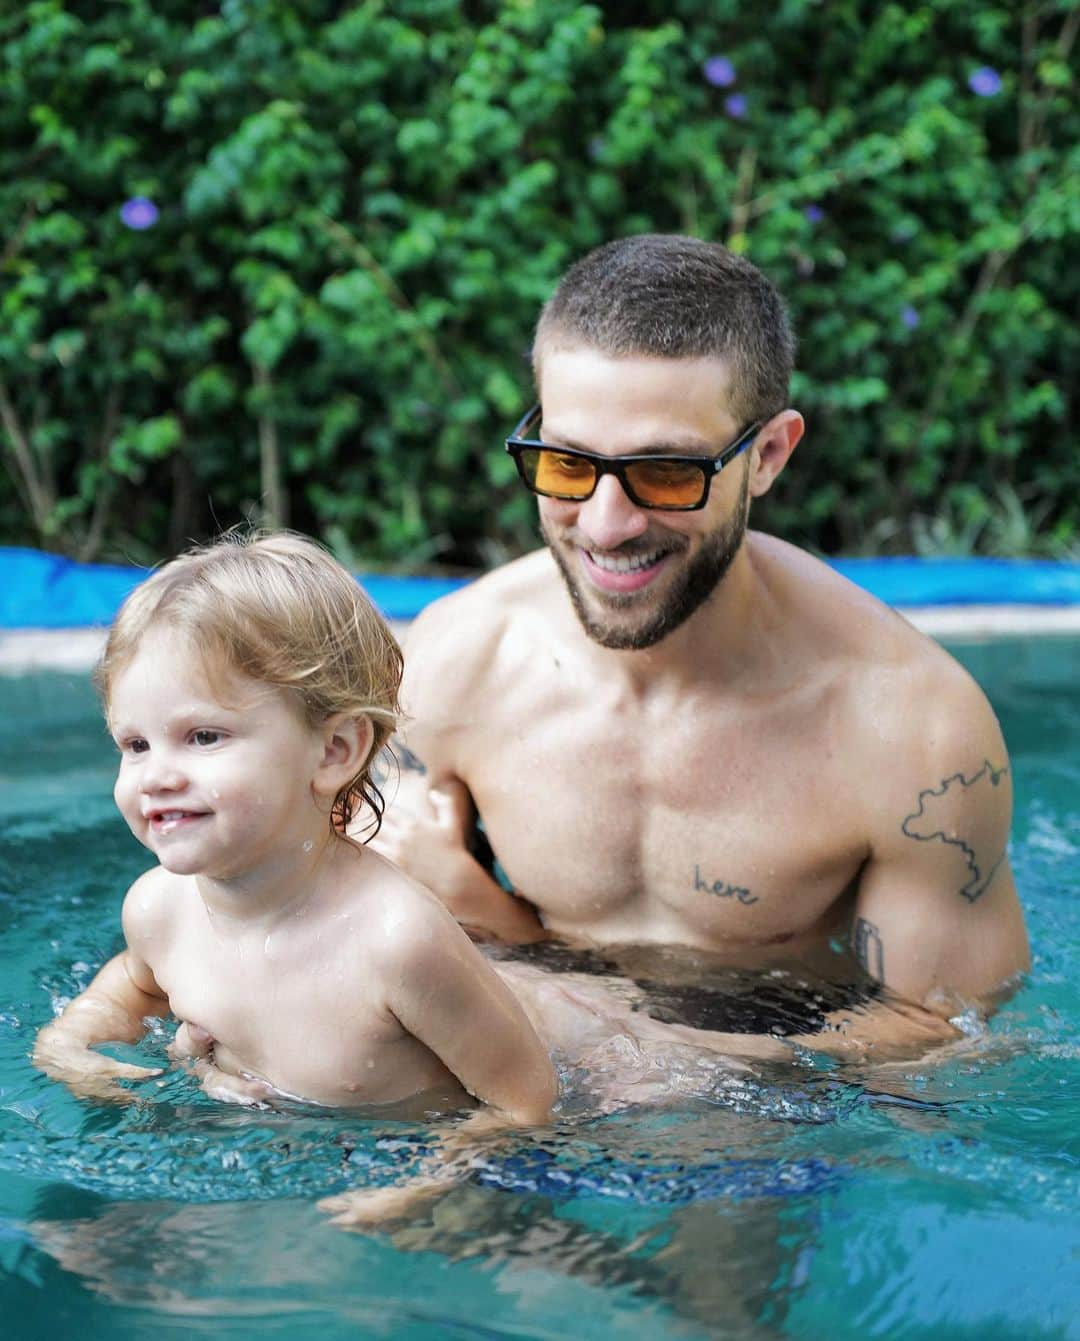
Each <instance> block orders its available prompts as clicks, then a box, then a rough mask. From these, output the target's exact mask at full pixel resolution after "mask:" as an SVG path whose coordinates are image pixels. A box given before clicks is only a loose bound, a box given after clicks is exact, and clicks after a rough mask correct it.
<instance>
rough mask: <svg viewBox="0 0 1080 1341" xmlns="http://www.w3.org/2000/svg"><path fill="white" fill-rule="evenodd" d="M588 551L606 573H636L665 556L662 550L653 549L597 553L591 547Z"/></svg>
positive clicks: (598, 566) (590, 556)
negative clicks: (646, 551)
mask: <svg viewBox="0 0 1080 1341" xmlns="http://www.w3.org/2000/svg"><path fill="white" fill-rule="evenodd" d="M586 553H587V554H588V556H589V558H590V559H591V560H592V562H593V563H595V564H596V566H597V568H602V569H603V570H604V572H605V573H636V572H639V571H640V570H641V569H642V568H651V567H652V565H653V564H654V563H656V562H657V561H658V560H660V559H662V558H663V557H664V555H663V551H662V550H653V552H652V553H651V554H597V553H595V552H594V551H593V550H591V549H590V550H587V551H586Z"/></svg>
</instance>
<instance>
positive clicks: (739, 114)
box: [724, 93, 748, 121]
mask: <svg viewBox="0 0 1080 1341" xmlns="http://www.w3.org/2000/svg"><path fill="white" fill-rule="evenodd" d="M747 106H748V104H747V101H746V97H745V95H744V94H742V93H729V94H728V96H727V97H726V98H725V99H724V111H725V112H727V114H728V116H733V117H734V118H735V120H736V121H741V120H742V119H743V117H744V116H745V115H746V109H747Z"/></svg>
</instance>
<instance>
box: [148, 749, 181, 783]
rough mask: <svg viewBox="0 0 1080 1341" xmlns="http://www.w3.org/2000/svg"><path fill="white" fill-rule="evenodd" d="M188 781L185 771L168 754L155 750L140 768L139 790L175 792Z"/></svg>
mask: <svg viewBox="0 0 1080 1341" xmlns="http://www.w3.org/2000/svg"><path fill="white" fill-rule="evenodd" d="M185 783H186V778H185V777H184V774H183V771H182V770H181V769H180V768H179V767H178V766H177V764H176V762H175V760H173V759H172V758H171V757H170V756H169V755H168V754H162V753H158V752H155V753H154V754H152V755H151V757H150V758H149V759H147V760H146V762H145V763H144V764H143V767H142V768H141V769H140V770H139V790H140V791H143V792H175V791H179V790H180V789H181V788H182V787H183V786H184V785H185Z"/></svg>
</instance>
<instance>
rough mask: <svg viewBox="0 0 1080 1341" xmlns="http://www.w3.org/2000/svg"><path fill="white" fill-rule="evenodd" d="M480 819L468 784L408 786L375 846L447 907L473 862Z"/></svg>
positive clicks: (389, 813)
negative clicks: (474, 834)
mask: <svg viewBox="0 0 1080 1341" xmlns="http://www.w3.org/2000/svg"><path fill="white" fill-rule="evenodd" d="M474 822H475V812H474V810H473V805H472V800H471V798H470V796H469V793H468V791H467V790H466V788H465V787H464V785H463V784H462V783H460V782H458V781H457V780H456V779H452V778H451V779H447V780H446V781H445V782H442V783H440V784H439V785H438V786H435V787H427V786H426V785H421V786H419V787H417V786H415V785H413V786H410V787H408V788H407V789H406V788H405V787H404V786H403V787H402V788H401V790H400V793H399V795H397V796H395V797H394V800H393V803H392V804H391V805H389V806H388V807H387V809H386V813H385V815H384V816H383V822H382V827H381V828H380V830H379V832H378V835H377V836H376V837H375V838H373V839H372V840H371V843H370V846H371V847H373V848H374V849H375V851H376V852H381V853H382V855H383V856H384V857H386V858H387V860H389V861H392V862H393V863H394V865H395V866H399V867H400V868H401V869H402V870H403V871H404V872H405V873H406V874H407V875H410V876H412V878H413V879H414V880H417V881H419V883H420V884H422V885H426V886H427V888H428V889H430V890H431V891H432V893H434V894H438V895H439V897H440V898H441V899H442V900H443V902H444V903H446V904H447V905H448V906H449V905H450V904H451V903H452V901H453V897H454V895H455V893H456V892H457V888H458V887H459V886H460V884H461V883H462V880H461V877H462V875H463V874H465V875H466V879H467V872H468V869H469V866H470V865H473V866H475V865H476V862H475V861H474V860H473V858H472V857H471V856H470V854H469V850H468V845H469V837H470V835H471V833H472V828H473V824H474Z"/></svg>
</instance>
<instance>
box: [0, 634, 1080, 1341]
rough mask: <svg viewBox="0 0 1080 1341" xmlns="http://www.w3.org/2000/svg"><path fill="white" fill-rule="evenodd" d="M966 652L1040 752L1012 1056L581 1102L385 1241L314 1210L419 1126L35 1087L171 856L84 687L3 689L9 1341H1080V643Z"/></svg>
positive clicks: (779, 1076) (154, 1094)
mask: <svg viewBox="0 0 1080 1341" xmlns="http://www.w3.org/2000/svg"><path fill="white" fill-rule="evenodd" d="M954 650H956V652H957V655H959V656H960V658H961V659H962V660H963V661H964V662H965V663H966V664H967V665H968V666H969V667H970V668H971V669H972V671H973V672H974V673H975V675H976V677H977V678H978V679H979V680H980V682H981V683H982V684H983V685H984V686H985V687H986V689H987V691H988V692H989V694H990V696H991V699H992V701H993V703H994V706H995V708H996V709H997V712H998V715H999V717H1000V718H1001V721H1002V725H1003V727H1004V730H1005V734H1006V738H1007V740H1008V741H1009V743H1010V747H1011V750H1012V756H1013V768H1014V777H1015V783H1016V798H1017V814H1016V823H1015V828H1014V842H1013V865H1014V869H1015V871H1016V874H1017V877H1018V884H1019V887H1020V890H1021V895H1022V898H1023V901H1024V905H1025V908H1026V911H1027V916H1028V924H1029V930H1030V933H1031V939H1032V947H1033V952H1034V964H1033V968H1032V971H1031V974H1030V975H1029V977H1028V979H1027V980H1026V983H1025V985H1024V986H1023V987H1022V989H1021V990H1020V991H1019V992H1018V994H1017V995H1016V996H1015V997H1014V998H1013V999H1012V1000H1011V1001H1010V1002H1009V1003H1008V1005H1007V1006H1006V1007H1004V1008H1003V1009H1002V1010H1001V1011H1000V1012H999V1014H998V1015H997V1016H996V1017H995V1018H994V1020H993V1022H992V1024H991V1026H990V1028H989V1029H988V1030H987V1031H985V1033H984V1034H983V1035H982V1036H981V1037H978V1038H976V1039H974V1040H973V1041H972V1043H971V1044H970V1046H969V1048H968V1049H967V1050H966V1051H965V1052H963V1053H961V1054H960V1055H955V1056H949V1057H947V1058H946V1059H944V1060H941V1061H939V1062H937V1063H936V1064H934V1065H932V1066H930V1065H926V1064H920V1065H910V1066H906V1067H901V1068H898V1069H897V1072H896V1075H895V1080H894V1083H891V1084H890V1085H889V1087H888V1092H885V1093H876V1092H873V1091H871V1090H870V1089H869V1088H867V1087H864V1086H863V1085H862V1084H861V1083H860V1080H859V1076H858V1074H857V1073H853V1072H851V1071H845V1070H844V1069H843V1068H840V1067H836V1066H832V1065H826V1064H823V1063H822V1062H821V1061H820V1059H819V1060H816V1061H815V1059H814V1058H812V1057H810V1056H806V1057H803V1058H801V1059H800V1060H799V1061H797V1062H796V1063H795V1064H793V1065H792V1066H790V1067H786V1068H774V1069H772V1070H770V1071H768V1072H763V1073H762V1075H761V1076H760V1077H757V1078H754V1077H750V1078H746V1079H738V1080H733V1079H732V1078H730V1077H727V1078H724V1079H723V1080H722V1081H717V1083H716V1084H715V1085H712V1086H711V1087H710V1086H708V1085H701V1084H695V1083H687V1084H685V1085H684V1093H685V1098H684V1099H681V1100H680V1102H679V1103H678V1104H677V1105H675V1106H674V1107H671V1108H665V1109H663V1110H651V1111H650V1110H635V1111H630V1112H625V1113H621V1114H616V1115H614V1116H608V1117H596V1116H592V1115H590V1112H589V1109H588V1104H587V1102H586V1101H584V1100H581V1094H584V1093H585V1092H586V1091H584V1090H582V1091H581V1092H580V1093H579V1095H578V1099H579V1102H578V1103H577V1106H576V1107H575V1105H574V1103H573V1102H572V1101H571V1102H568V1105H567V1110H566V1114H565V1116H564V1118H563V1120H562V1121H560V1123H559V1124H557V1126H556V1127H555V1128H554V1129H553V1130H552V1131H551V1132H550V1133H546V1134H545V1135H544V1136H543V1137H542V1139H540V1140H528V1139H526V1138H519V1137H515V1138H513V1139H509V1138H507V1139H506V1140H504V1141H503V1142H502V1143H500V1144H499V1145H497V1146H495V1147H493V1148H492V1150H491V1151H490V1154H489V1156H488V1158H487V1159H486V1160H485V1165H484V1167H483V1168H480V1169H478V1170H477V1172H476V1174H475V1175H474V1177H473V1178H472V1180H471V1181H469V1182H468V1183H466V1184H463V1185H462V1186H461V1187H459V1188H457V1189H455V1190H454V1191H453V1192H451V1193H450V1194H448V1195H447V1196H446V1197H445V1198H444V1199H443V1201H442V1202H440V1203H438V1204H437V1205H436V1206H435V1207H433V1208H431V1209H429V1210H427V1211H425V1212H423V1213H422V1214H420V1215H418V1216H417V1217H416V1218H415V1219H414V1220H412V1221H410V1222H408V1223H406V1224H404V1225H403V1226H401V1227H400V1228H398V1229H397V1230H395V1231H394V1232H392V1233H390V1234H376V1235H360V1234H352V1233H346V1232H343V1231H341V1230H339V1229H337V1228H334V1227H333V1226H331V1225H330V1224H329V1223H328V1221H327V1218H326V1216H325V1215H324V1214H323V1213H322V1212H320V1211H319V1210H318V1209H317V1208H316V1206H315V1200H316V1198H317V1197H319V1196H320V1195H322V1194H325V1193H327V1192H331V1191H338V1190H341V1189H343V1188H345V1187H348V1186H350V1185H365V1184H370V1183H373V1182H379V1181H385V1180H387V1179H393V1178H395V1177H398V1176H400V1174H401V1173H402V1171H403V1170H407V1168H408V1167H409V1166H410V1164H411V1163H412V1162H413V1161H415V1160H416V1159H417V1158H419V1155H420V1153H421V1151H422V1148H423V1144H424V1140H425V1137H426V1135H427V1134H428V1133H427V1131H426V1129H425V1128H424V1127H423V1126H422V1125H416V1124H413V1125H407V1124H401V1123H393V1122H389V1121H385V1120H382V1121H379V1120H366V1119H361V1118H358V1117H356V1116H355V1115H349V1114H342V1113H334V1112H322V1111H318V1110H313V1109H310V1108H304V1107H302V1106H299V1105H298V1106H296V1107H295V1108H291V1109H286V1110H282V1111H275V1112H266V1111H263V1112H250V1111H246V1110H241V1109H238V1108H229V1107H225V1106H222V1105H218V1104H215V1103H213V1102H212V1101H210V1100H209V1099H206V1098H205V1097H204V1096H202V1095H201V1094H200V1093H199V1091H198V1090H197V1088H196V1087H195V1085H194V1083H193V1081H191V1079H190V1078H188V1077H187V1076H184V1075H181V1074H177V1073H170V1074H168V1075H167V1076H166V1077H165V1078H164V1079H163V1080H161V1081H151V1082H147V1083H145V1084H143V1085H140V1086H137V1087H135V1088H134V1090H133V1093H134V1094H135V1096H136V1101H135V1102H133V1103H130V1104H126V1105H107V1104H100V1103H88V1102H84V1101H79V1100H76V1099H74V1098H72V1097H71V1095H70V1094H68V1092H67V1091H66V1090H65V1089H64V1088H63V1087H62V1086H60V1085H57V1084H55V1083H53V1082H51V1081H48V1080H47V1079H45V1078H44V1077H42V1076H40V1075H38V1074H37V1073H36V1072H35V1071H34V1070H33V1069H32V1068H31V1067H30V1065H29V1063H28V1061H27V1054H28V1052H29V1050H30V1048H31V1045H32V1040H33V1036H34V1033H35V1031H36V1030H37V1029H38V1028H39V1027H40V1025H41V1024H43V1023H44V1022H45V1021H46V1020H47V1019H49V1018H50V1017H51V1015H52V1013H53V1011H54V1009H55V1008H57V1007H58V1006H59V1005H60V1004H62V1003H63V1002H64V1001H66V1000H67V999H69V998H70V997H71V996H72V995H73V994H74V993H75V992H77V991H78V990H80V989H81V988H82V987H83V986H85V984H86V983H87V982H88V981H89V980H90V978H91V976H92V975H93V973H94V971H95V969H96V968H97V967H98V966H99V965H100V964H101V963H102V962H103V961H104V960H105V959H106V958H107V957H108V956H109V955H111V954H112V953H114V952H115V950H116V949H117V948H118V946H119V931H118V912H119V903H120V898H121V896H122V893H123V891H124V889H125V888H126V887H127V885H128V884H129V883H130V881H131V879H132V878H133V877H134V875H136V874H137V873H138V872H139V871H140V870H142V869H144V868H145V866H146V865H147V856H146V854H145V853H144V852H143V851H142V849H140V848H139V847H138V846H137V845H136V844H135V843H134V840H133V839H131V837H130V836H129V835H128V833H127V831H126V829H125V827H124V826H123V823H122V821H121V820H120V819H119V817H118V816H117V814H116V813H115V810H114V807H113V804H112V799H111V787H112V773H113V757H112V751H111V747H110V745H109V743H108V741H107V739H106V737H105V735H104V732H103V728H102V727H101V725H100V722H99V720H98V716H97V709H96V705H95V703H94V700H93V696H92V694H91V691H90V688H89V685H88V683H87V680H86V677H83V676H74V675H69V674H60V673H40V674H37V675H35V676H32V677H25V678H8V679H0V742H2V749H0V761H2V762H0V927H2V935H3V949H4V953H3V959H2V961H0V1319H2V1321H0V1330H2V1334H3V1336H4V1337H6V1338H10V1339H11V1341H24V1339H26V1341H32V1339H34V1338H38V1337H42V1338H44V1337H46V1336H48V1337H54V1336H58V1335H59V1336H68V1335H76V1334H77V1335H78V1336H79V1337H80V1338H81V1341H97V1338H110V1339H111V1338H120V1337H124V1338H135V1339H136V1341H138V1339H139V1338H143V1337H145V1338H151V1337H153V1338H155V1341H157V1339H159V1338H171V1337H183V1338H189V1337H207V1338H209V1337H214V1338H241V1337H242V1338H247V1337H252V1338H253V1337H256V1336H259V1337H277V1336H280V1337H286V1336H287V1337H290V1338H296V1337H312V1338H314V1337H319V1338H326V1339H327V1341H337V1339H338V1338H345V1337H350V1338H351V1337H358V1336H361V1337H368V1336H371V1337H394V1338H408V1339H411V1338H430V1337H484V1338H491V1337H514V1338H524V1337H529V1338H532V1337H537V1338H540V1337H552V1338H556V1337H557V1338H565V1337H567V1336H571V1337H574V1338H594V1337H595V1338H610V1337H620V1336H626V1337H633V1338H635V1341H639V1339H640V1341H647V1339H649V1338H653V1337H656V1338H660V1337H665V1338H666V1337H686V1338H695V1337H746V1338H755V1339H756V1338H773V1337H786V1336H790V1337H800V1338H812V1339H813V1338H821V1341H844V1338H866V1337H878V1336H880V1337H888V1338H890V1341H902V1339H904V1338H927V1341H929V1339H930V1338H934V1341H941V1339H942V1338H946V1339H947V1338H958V1339H960V1338H962V1339H963V1341H968V1339H969V1338H970V1341H1006V1339H1008V1341H1012V1339H1014V1338H1015V1341H1041V1339H1042V1338H1046V1341H1051V1338H1052V1339H1053V1341H1060V1339H1062V1338H1072V1337H1076V1338H1080V1217H1078V1210H1077V1208H1078V1207H1080V1027H1078V1026H1080V986H1078V983H1080V701H1078V697H1077V685H1078V684H1080V643H1077V642H1076V641H1070V640H1060V641H1054V640H1029V641H1024V642H1019V641H1017V642H1012V641H999V642H994V643H990V644H986V645H983V646H966V647H965V646H961V647H958V648H956V649H954ZM168 1034H169V1028H168V1026H166V1025H161V1026H160V1027H159V1028H157V1029H156V1030H155V1031H154V1033H153V1034H152V1035H151V1036H150V1038H149V1039H148V1040H147V1041H146V1042H145V1043H144V1044H142V1045H140V1047H139V1049H138V1050H130V1053H131V1055H135V1056H141V1057H144V1058H146V1059H149V1060H152V1061H160V1060H161V1058H162V1054H163V1048H164V1045H165V1042H166V1041H167V1038H168ZM680 1080H682V1081H686V1080H687V1077H685V1076H682V1077H680ZM691 1080H692V1078H691ZM570 1081H571V1090H573V1078H570ZM572 1099H573V1095H571V1100H572Z"/></svg>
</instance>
